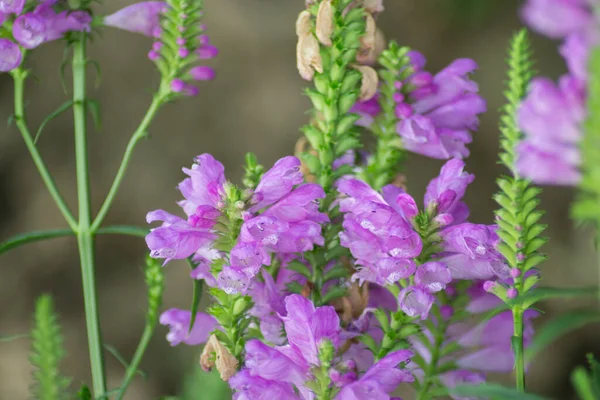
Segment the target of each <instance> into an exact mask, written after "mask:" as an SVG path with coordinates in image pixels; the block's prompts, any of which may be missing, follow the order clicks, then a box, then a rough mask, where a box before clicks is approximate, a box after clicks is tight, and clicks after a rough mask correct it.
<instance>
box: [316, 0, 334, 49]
mask: <svg viewBox="0 0 600 400" xmlns="http://www.w3.org/2000/svg"><path fill="white" fill-rule="evenodd" d="M333 29H334V23H333V5H332V4H331V0H324V1H323V2H322V3H321V4H320V5H319V11H318V13H317V26H316V33H317V38H318V39H319V41H320V42H321V43H323V44H324V45H325V46H331V45H332V44H333V43H332V42H331V35H333Z"/></svg>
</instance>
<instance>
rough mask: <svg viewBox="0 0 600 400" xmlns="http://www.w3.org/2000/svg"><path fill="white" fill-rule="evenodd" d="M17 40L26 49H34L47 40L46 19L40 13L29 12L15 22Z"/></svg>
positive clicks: (14, 34) (14, 28)
mask: <svg viewBox="0 0 600 400" xmlns="http://www.w3.org/2000/svg"><path fill="white" fill-rule="evenodd" d="M13 36H14V38H15V40H16V41H17V42H18V43H19V44H20V45H21V46H23V47H25V48H26V49H33V48H35V47H37V46H39V45H40V44H42V43H44V42H45V41H46V40H47V37H48V35H47V26H46V20H45V19H44V18H43V17H41V16H40V15H38V14H35V13H27V14H23V15H21V16H19V17H18V18H17V19H15V21H14V23H13Z"/></svg>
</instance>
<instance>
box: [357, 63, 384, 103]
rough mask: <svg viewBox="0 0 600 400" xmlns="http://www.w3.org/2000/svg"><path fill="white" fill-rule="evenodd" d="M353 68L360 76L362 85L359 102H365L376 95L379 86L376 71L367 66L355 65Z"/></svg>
mask: <svg viewBox="0 0 600 400" xmlns="http://www.w3.org/2000/svg"><path fill="white" fill-rule="evenodd" d="M354 68H356V70H358V71H359V72H360V73H361V74H362V84H361V86H360V96H359V100H360V101H367V100H370V99H372V98H373V96H375V94H377V88H378V86H379V77H378V76H377V71H375V70H374V69H373V68H371V67H369V66H368V65H355V66H354Z"/></svg>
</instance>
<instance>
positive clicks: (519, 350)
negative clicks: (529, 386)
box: [512, 306, 525, 392]
mask: <svg viewBox="0 0 600 400" xmlns="http://www.w3.org/2000/svg"><path fill="white" fill-rule="evenodd" d="M512 312H513V321H514V332H513V335H514V336H513V340H512V347H513V352H514V354H515V380H516V386H517V390H519V391H520V392H525V355H524V351H523V310H522V309H521V307H520V306H516V307H514V308H513V310H512Z"/></svg>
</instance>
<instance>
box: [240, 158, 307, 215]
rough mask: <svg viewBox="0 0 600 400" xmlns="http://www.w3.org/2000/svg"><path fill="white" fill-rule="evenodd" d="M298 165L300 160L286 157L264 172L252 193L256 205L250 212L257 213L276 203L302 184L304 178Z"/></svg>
mask: <svg viewBox="0 0 600 400" xmlns="http://www.w3.org/2000/svg"><path fill="white" fill-rule="evenodd" d="M300 165H301V163H300V160H298V159H297V158H296V157H292V156H288V157H284V158H282V159H280V160H278V161H277V162H276V163H275V165H273V167H272V168H271V169H270V170H268V171H267V172H265V174H264V175H263V177H262V178H261V180H260V182H259V183H258V186H257V187H256V190H255V191H254V199H255V201H256V204H255V205H254V206H253V207H252V209H251V211H258V210H260V209H262V208H265V207H266V206H268V205H271V204H273V203H275V202H277V201H278V200H279V199H281V198H282V197H283V196H285V195H287V194H288V193H290V192H291V191H292V189H293V187H294V186H296V185H299V184H300V183H302V181H303V180H304V178H303V176H302V172H300Z"/></svg>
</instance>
